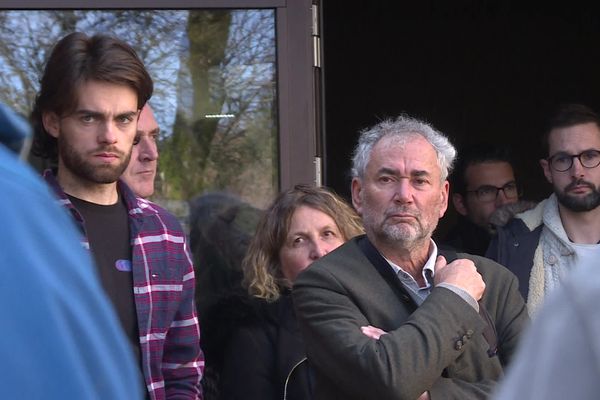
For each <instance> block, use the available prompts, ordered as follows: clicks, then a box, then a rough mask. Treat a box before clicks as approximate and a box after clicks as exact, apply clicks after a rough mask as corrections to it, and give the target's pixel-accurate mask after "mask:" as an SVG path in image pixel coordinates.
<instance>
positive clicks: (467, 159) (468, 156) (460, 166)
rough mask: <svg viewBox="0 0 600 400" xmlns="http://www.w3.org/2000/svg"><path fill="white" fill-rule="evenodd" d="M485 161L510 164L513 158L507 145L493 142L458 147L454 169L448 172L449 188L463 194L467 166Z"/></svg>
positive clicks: (465, 189)
mask: <svg viewBox="0 0 600 400" xmlns="http://www.w3.org/2000/svg"><path fill="white" fill-rule="evenodd" d="M486 162H506V163H508V164H510V165H511V166H512V164H513V160H512V158H511V155H510V151H509V149H508V147H507V146H504V145H498V144H493V143H483V142H481V143H474V144H470V145H468V146H465V147H464V148H463V149H459V151H458V156H457V158H456V163H455V165H454V170H453V171H452V174H450V189H452V191H453V192H454V193H460V194H462V195H464V194H465V193H466V191H467V181H466V175H465V173H466V172H467V168H468V167H470V166H471V165H477V164H482V163H486Z"/></svg>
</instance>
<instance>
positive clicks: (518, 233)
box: [487, 104, 600, 314]
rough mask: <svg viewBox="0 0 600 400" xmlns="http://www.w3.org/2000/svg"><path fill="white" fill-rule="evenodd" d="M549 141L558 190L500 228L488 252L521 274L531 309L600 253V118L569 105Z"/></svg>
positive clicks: (548, 167) (547, 166) (554, 122)
mask: <svg viewBox="0 0 600 400" xmlns="http://www.w3.org/2000/svg"><path fill="white" fill-rule="evenodd" d="M543 140H544V141H543V143H544V146H545V149H544V150H545V151H546V153H545V154H547V157H546V158H545V159H542V160H540V164H541V166H542V169H543V170H544V175H545V176H546V179H548V182H550V183H551V184H552V187H553V190H554V193H553V194H552V195H551V196H550V197H549V198H548V199H546V200H544V201H542V202H541V203H540V204H538V206H536V207H535V208H534V209H531V210H529V211H526V212H524V213H521V214H518V215H517V216H516V217H515V218H514V219H513V220H511V221H510V222H509V223H508V224H507V225H506V226H505V227H504V228H502V229H499V230H498V236H497V237H496V238H495V239H494V240H493V241H492V243H491V244H490V248H489V250H488V252H487V256H488V257H490V258H493V259H494V260H496V261H498V262H499V263H500V264H503V265H505V266H506V267H508V268H509V269H510V270H511V271H513V272H514V273H515V274H516V275H517V277H518V278H519V286H520V288H519V290H520V291H521V293H522V294H523V297H524V298H525V299H526V300H527V307H528V309H529V313H530V314H532V313H533V312H534V311H535V310H536V309H537V308H538V307H539V305H540V304H541V303H542V301H543V299H544V297H545V296H546V295H547V294H548V292H550V291H552V290H553V289H554V288H555V287H557V286H558V285H560V283H561V281H562V280H563V278H564V276H565V275H566V274H568V273H569V271H570V270H572V269H579V268H581V267H583V266H585V265H588V264H590V265H591V264H597V263H598V261H597V260H598V258H599V257H600V244H599V242H600V208H599V207H598V206H599V205H600V168H598V166H599V165H600V117H599V116H598V115H597V114H596V113H595V112H594V111H592V110H591V109H590V108H588V107H586V106H583V105H580V104H567V105H563V106H561V107H560V108H559V110H558V112H557V113H556V114H555V116H554V117H553V118H552V119H551V120H550V124H549V128H548V129H547V130H546V133H545V135H544V138H543Z"/></svg>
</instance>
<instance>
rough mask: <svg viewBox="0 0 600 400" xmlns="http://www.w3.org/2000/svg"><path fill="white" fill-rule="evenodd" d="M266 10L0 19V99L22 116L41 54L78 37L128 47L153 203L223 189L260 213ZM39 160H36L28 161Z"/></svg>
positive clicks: (269, 185)
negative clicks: (146, 101) (154, 169)
mask: <svg viewBox="0 0 600 400" xmlns="http://www.w3.org/2000/svg"><path fill="white" fill-rule="evenodd" d="M274 21H275V19H274V12H273V10H194V11H186V10H162V11H153V10H96V11H80V10H64V11H51V10H48V11H3V12H0V70H2V74H0V101H1V102H4V103H6V104H8V105H9V106H11V107H12V108H14V109H16V110H17V111H19V112H21V113H23V114H24V115H29V113H30V111H31V106H32V104H33V100H34V97H35V94H36V92H37V90H38V79H39V77H40V76H41V73H42V69H43V67H44V63H45V59H46V55H47V53H48V52H49V50H50V49H51V47H52V46H53V45H54V44H55V43H56V42H57V41H58V40H59V39H60V38H61V37H63V36H64V35H66V34H67V33H69V32H72V31H75V30H79V31H83V32H86V33H88V34H94V33H105V34H110V35H114V36H117V37H120V38H122V39H124V40H125V41H127V42H128V43H130V44H131V45H133V46H134V47H135V48H136V50H137V51H138V53H139V54H140V56H141V58H142V59H143V60H144V63H145V64H146V66H147V68H148V70H149V72H150V74H151V76H152V77H153V79H154V82H155V91H154V95H153V97H152V99H151V100H150V104H151V105H152V107H153V109H154V111H155V114H156V118H157V120H158V122H159V125H160V128H161V137H160V141H159V150H160V159H159V174H158V177H157V185H156V192H155V195H154V197H153V200H154V201H156V202H158V203H160V204H163V205H164V206H165V207H167V208H169V209H170V210H171V211H173V212H174V213H175V214H177V215H178V216H180V217H181V218H182V220H183V221H184V222H185V221H186V220H187V214H188V211H187V202H188V201H189V200H191V199H192V198H194V197H196V196H199V195H201V194H203V193H207V192H214V191H219V192H227V193H230V194H232V195H235V196H238V197H239V198H240V199H242V200H243V201H245V202H247V203H249V204H251V205H253V206H255V207H259V208H262V207H264V206H265V205H266V204H267V203H269V201H270V199H271V198H272V196H273V194H274V193H275V192H276V191H277V189H278V187H277V186H278V184H277V182H278V175H277V165H278V160H277V123H276V121H277V111H276V84H275V74H276V68H275V61H276V60H275V22H274ZM38 163H39V161H38Z"/></svg>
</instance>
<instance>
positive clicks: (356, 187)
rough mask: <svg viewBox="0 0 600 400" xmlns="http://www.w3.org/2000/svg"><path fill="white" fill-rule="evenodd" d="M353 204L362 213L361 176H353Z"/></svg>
mask: <svg viewBox="0 0 600 400" xmlns="http://www.w3.org/2000/svg"><path fill="white" fill-rule="evenodd" d="M351 191H352V205H353V206H354V209H355V210H356V212H357V213H358V214H362V182H361V181H360V178H357V177H354V178H352V185H351Z"/></svg>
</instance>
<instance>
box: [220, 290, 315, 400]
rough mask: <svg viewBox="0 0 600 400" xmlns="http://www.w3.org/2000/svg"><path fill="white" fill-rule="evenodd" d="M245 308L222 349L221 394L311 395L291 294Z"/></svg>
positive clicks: (297, 398) (263, 398) (248, 399)
mask: <svg viewBox="0 0 600 400" xmlns="http://www.w3.org/2000/svg"><path fill="white" fill-rule="evenodd" d="M248 311H249V313H251V314H252V315H251V316H250V317H249V318H246V322H245V323H244V324H243V325H242V326H240V327H238V328H237V329H236V331H235V332H233V333H232V338H231V340H230V342H229V345H228V346H227V349H226V351H225V358H224V360H223V370H222V373H221V378H220V393H221V396H220V398H221V399H223V400H231V399H245V400H270V399H288V400H307V399H312V398H313V377H312V370H311V369H310V367H309V365H308V361H307V359H306V352H305V350H304V342H303V340H302V337H301V336H300V330H299V328H298V323H297V321H296V316H295V313H294V309H293V307H292V299H291V296H290V294H289V292H286V293H284V294H283V295H282V296H281V297H280V298H279V299H278V300H277V301H275V302H272V303H268V302H266V301H260V300H257V301H256V302H255V303H254V304H253V307H252V308H248Z"/></svg>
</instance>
